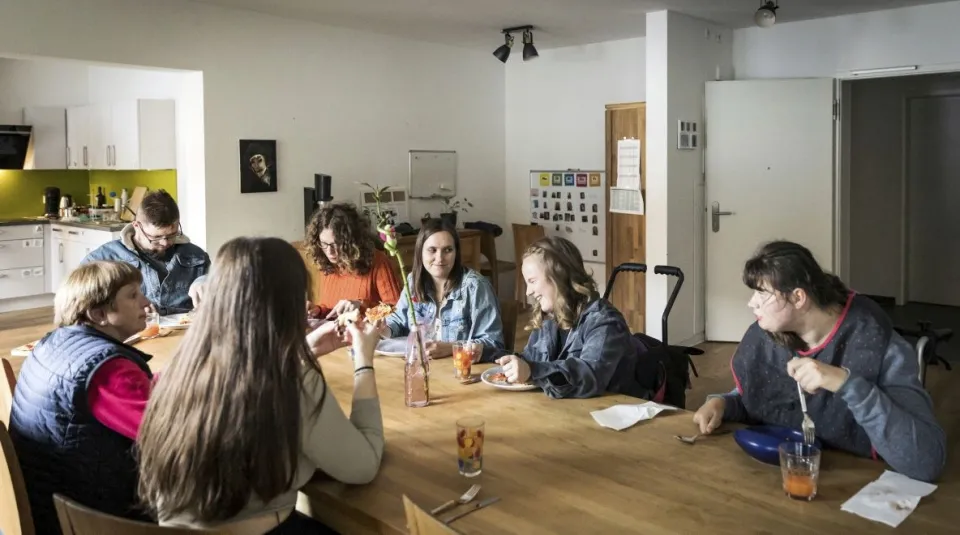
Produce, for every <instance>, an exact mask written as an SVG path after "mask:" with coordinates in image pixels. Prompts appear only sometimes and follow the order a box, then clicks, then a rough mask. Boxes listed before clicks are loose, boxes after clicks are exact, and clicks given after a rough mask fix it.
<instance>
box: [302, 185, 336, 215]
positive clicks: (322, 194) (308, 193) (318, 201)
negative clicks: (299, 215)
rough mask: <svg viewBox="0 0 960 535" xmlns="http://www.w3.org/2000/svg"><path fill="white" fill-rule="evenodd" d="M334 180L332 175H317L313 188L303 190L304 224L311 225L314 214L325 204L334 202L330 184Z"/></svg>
mask: <svg viewBox="0 0 960 535" xmlns="http://www.w3.org/2000/svg"><path fill="white" fill-rule="evenodd" d="M332 179H333V177H331V176H330V175H324V174H321V173H317V174H315V175H313V187H312V188H303V224H304V226H306V225H309V224H310V218H311V217H313V213H314V212H316V211H317V210H318V209H319V208H322V207H323V205H324V204H326V203H328V202H330V201H332V200H333V196H332V195H330V182H331V180H332Z"/></svg>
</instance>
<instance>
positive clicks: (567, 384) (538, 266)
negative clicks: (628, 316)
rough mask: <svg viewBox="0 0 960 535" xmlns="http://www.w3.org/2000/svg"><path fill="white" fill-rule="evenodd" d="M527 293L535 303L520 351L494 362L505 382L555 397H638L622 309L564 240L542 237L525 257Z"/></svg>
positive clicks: (632, 349)
mask: <svg viewBox="0 0 960 535" xmlns="http://www.w3.org/2000/svg"><path fill="white" fill-rule="evenodd" d="M521 269H522V272H523V277H524V279H525V280H526V283H527V296H529V297H532V298H533V299H534V301H535V303H534V308H533V312H532V313H531V316H530V325H529V326H528V330H530V331H532V332H531V333H530V339H529V340H528V341H527V346H526V348H524V350H523V353H521V354H519V355H507V356H505V357H502V358H500V359H498V360H497V363H498V364H500V365H501V366H503V370H504V373H505V374H506V376H507V380H508V381H510V382H516V383H525V382H532V383H534V384H536V385H537V386H539V387H540V388H542V389H543V391H544V392H545V393H546V394H547V395H548V396H550V397H552V398H586V397H593V396H598V395H600V394H602V393H604V392H607V391H610V392H616V393H620V394H628V395H632V396H637V397H641V396H644V395H646V394H648V393H649V389H647V388H644V387H643V386H641V384H640V383H639V382H638V381H637V378H636V373H637V369H638V359H639V356H638V352H637V348H636V346H635V345H634V342H633V340H632V337H631V335H630V329H629V328H628V327H627V324H626V321H624V319H623V316H622V315H621V314H620V312H619V311H618V310H617V309H616V308H614V306H613V305H611V304H610V303H609V302H608V301H606V300H604V299H601V298H600V295H599V294H598V293H597V286H596V283H595V282H594V281H593V278H592V277H591V276H590V274H589V273H587V271H586V269H585V268H584V266H583V256H582V255H581V254H580V251H579V250H578V249H577V247H576V246H575V245H574V244H573V243H571V242H570V241H569V240H566V239H564V238H559V237H547V238H542V239H540V240H538V241H536V242H534V243H533V245H531V246H530V247H529V248H527V250H526V252H525V253H524V255H523V265H522V268H521Z"/></svg>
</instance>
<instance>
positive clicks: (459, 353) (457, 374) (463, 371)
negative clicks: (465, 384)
mask: <svg viewBox="0 0 960 535" xmlns="http://www.w3.org/2000/svg"><path fill="white" fill-rule="evenodd" d="M472 365H473V343H471V342H454V343H453V377H454V379H459V380H461V381H465V380H467V379H469V378H470V372H471V367H472Z"/></svg>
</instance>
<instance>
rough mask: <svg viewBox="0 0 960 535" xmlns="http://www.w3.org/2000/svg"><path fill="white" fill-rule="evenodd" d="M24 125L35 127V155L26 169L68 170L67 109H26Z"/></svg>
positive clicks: (29, 159)
mask: <svg viewBox="0 0 960 535" xmlns="http://www.w3.org/2000/svg"><path fill="white" fill-rule="evenodd" d="M23 124H26V125H30V126H32V127H33V154H32V161H31V158H30V157H31V155H30V154H28V155H27V162H25V163H24V168H25V169H66V168H67V167H68V165H69V164H68V161H67V109H66V108H24V109H23Z"/></svg>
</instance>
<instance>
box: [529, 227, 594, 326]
mask: <svg viewBox="0 0 960 535" xmlns="http://www.w3.org/2000/svg"><path fill="white" fill-rule="evenodd" d="M531 257H538V258H540V260H541V261H542V262H543V272H544V276H545V277H546V278H547V280H548V281H550V283H551V284H553V285H554V286H556V288H557V298H556V300H555V301H554V303H553V311H552V312H551V313H550V314H549V317H553V319H555V320H556V322H557V324H558V325H559V326H560V328H561V329H572V328H573V326H574V325H576V323H577V320H578V319H579V318H580V314H582V313H583V311H584V310H585V309H586V308H587V305H589V304H590V303H592V302H593V301H595V300H597V299H598V298H599V297H600V294H599V293H598V292H597V283H596V282H594V281H593V277H592V276H591V275H590V274H589V273H587V270H586V268H584V267H583V255H581V254H580V250H579V249H577V246H576V245H574V244H573V243H572V242H571V241H570V240H567V239H565V238H560V237H557V236H548V237H546V238H540V239H539V240H537V241H535V242H533V244H531V245H530V247H527V250H526V251H524V253H523V259H524V260H526V259H527V258H531ZM547 318H548V314H545V313H544V312H543V311H542V310H540V303H534V305H533V312H532V313H531V314H530V323H529V325H527V330H528V331H530V330H535V329H539V328H540V327H541V326H542V325H543V322H544V320H545V319H547Z"/></svg>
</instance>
